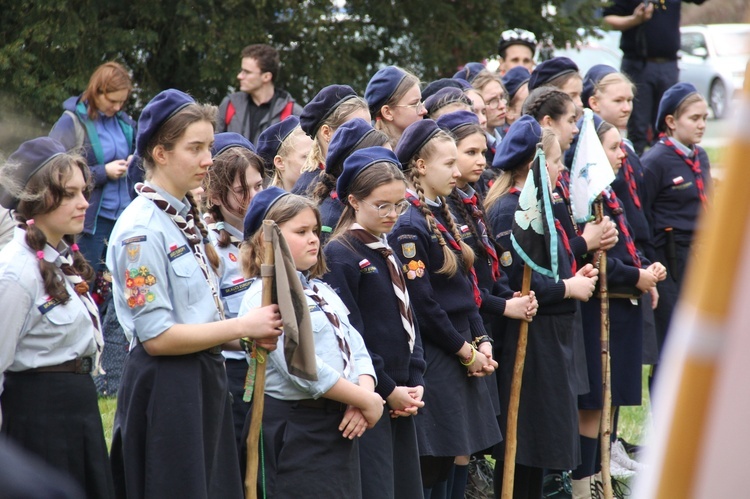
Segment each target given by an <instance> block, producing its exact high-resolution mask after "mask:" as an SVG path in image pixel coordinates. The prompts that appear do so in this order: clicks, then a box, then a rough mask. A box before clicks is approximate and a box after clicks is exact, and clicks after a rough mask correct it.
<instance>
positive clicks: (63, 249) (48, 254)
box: [13, 227, 70, 267]
mask: <svg viewBox="0 0 750 499" xmlns="http://www.w3.org/2000/svg"><path fill="white" fill-rule="evenodd" d="M13 240H14V241H16V242H17V243H18V244H20V245H21V246H23V247H24V248H26V249H27V250H29V252H31V253H36V251H34V250H33V249H31V248H30V247H29V245H28V244H26V231H25V230H24V229H21V228H20V227H16V228H15V229H13ZM43 251H44V260H45V261H47V262H49V263H54V264H55V265H57V266H58V267H59V266H60V265H62V261H61V260H60V256H61V255H64V254H68V253H70V247H69V246H68V244H67V243H66V242H65V241H60V244H59V245H58V247H57V248H53V247H52V246H50V245H49V244H46V245H45V246H44V250H43Z"/></svg>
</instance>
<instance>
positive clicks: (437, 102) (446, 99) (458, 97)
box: [424, 87, 471, 114]
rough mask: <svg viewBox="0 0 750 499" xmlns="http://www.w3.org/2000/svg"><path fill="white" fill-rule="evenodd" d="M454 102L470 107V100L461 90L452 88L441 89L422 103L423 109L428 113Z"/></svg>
mask: <svg viewBox="0 0 750 499" xmlns="http://www.w3.org/2000/svg"><path fill="white" fill-rule="evenodd" d="M455 102H461V103H463V104H466V105H467V106H469V107H471V100H470V99H469V98H468V97H466V94H464V92H463V90H460V89H458V88H453V87H446V88H441V89H440V90H438V91H437V92H436V93H434V94H432V95H430V96H429V97H428V98H427V99H425V101H424V107H425V109H427V112H428V113H430V114H431V113H434V112H435V111H437V110H439V109H441V108H443V107H445V106H447V105H449V104H453V103H455Z"/></svg>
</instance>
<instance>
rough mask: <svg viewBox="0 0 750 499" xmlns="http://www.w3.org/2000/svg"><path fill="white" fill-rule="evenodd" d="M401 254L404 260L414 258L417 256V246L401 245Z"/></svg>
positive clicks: (410, 244) (413, 244)
mask: <svg viewBox="0 0 750 499" xmlns="http://www.w3.org/2000/svg"><path fill="white" fill-rule="evenodd" d="M401 252H402V253H403V254H404V258H414V257H415V256H417V245H416V244H415V243H403V244H402V245H401Z"/></svg>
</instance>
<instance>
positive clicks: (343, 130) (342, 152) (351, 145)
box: [326, 118, 374, 175]
mask: <svg viewBox="0 0 750 499" xmlns="http://www.w3.org/2000/svg"><path fill="white" fill-rule="evenodd" d="M373 130H374V128H373V127H372V125H370V124H369V123H368V122H366V121H365V120H363V119H362V118H355V119H353V120H349V121H347V122H346V123H344V124H343V125H341V126H340V127H339V128H338V130H336V132H335V133H334V134H333V137H331V143H330V144H328V154H326V173H330V174H332V175H334V174H336V173H338V174H340V173H341V169H342V168H343V165H344V160H345V159H346V157H347V156H349V155H350V154H351V153H352V151H354V150H355V149H356V148H357V146H358V145H359V143H360V142H362V139H364V138H365V136H366V135H367V134H368V133H370V132H372V131H373Z"/></svg>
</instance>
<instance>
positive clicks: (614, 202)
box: [602, 188, 641, 268]
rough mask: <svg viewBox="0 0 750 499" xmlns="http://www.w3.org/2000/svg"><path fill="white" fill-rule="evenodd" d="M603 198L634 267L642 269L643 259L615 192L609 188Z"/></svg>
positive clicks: (603, 193)
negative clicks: (636, 247) (639, 254)
mask: <svg viewBox="0 0 750 499" xmlns="http://www.w3.org/2000/svg"><path fill="white" fill-rule="evenodd" d="M602 198H603V199H604V202H605V203H607V208H609V211H610V212H612V216H613V217H614V219H615V222H616V223H617V230H618V231H620V234H622V237H623V239H624V240H625V246H627V248H628V254H630V258H631V259H632V260H633V265H634V266H636V267H638V268H641V257H639V256H638V251H637V250H636V249H635V242H633V237H632V236H631V235H630V230H628V223H627V220H626V219H625V214H624V211H623V209H622V205H621V204H620V200H619V199H617V195H616V194H615V191H613V190H612V189H609V188H608V189H605V190H604V191H603V192H602Z"/></svg>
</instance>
